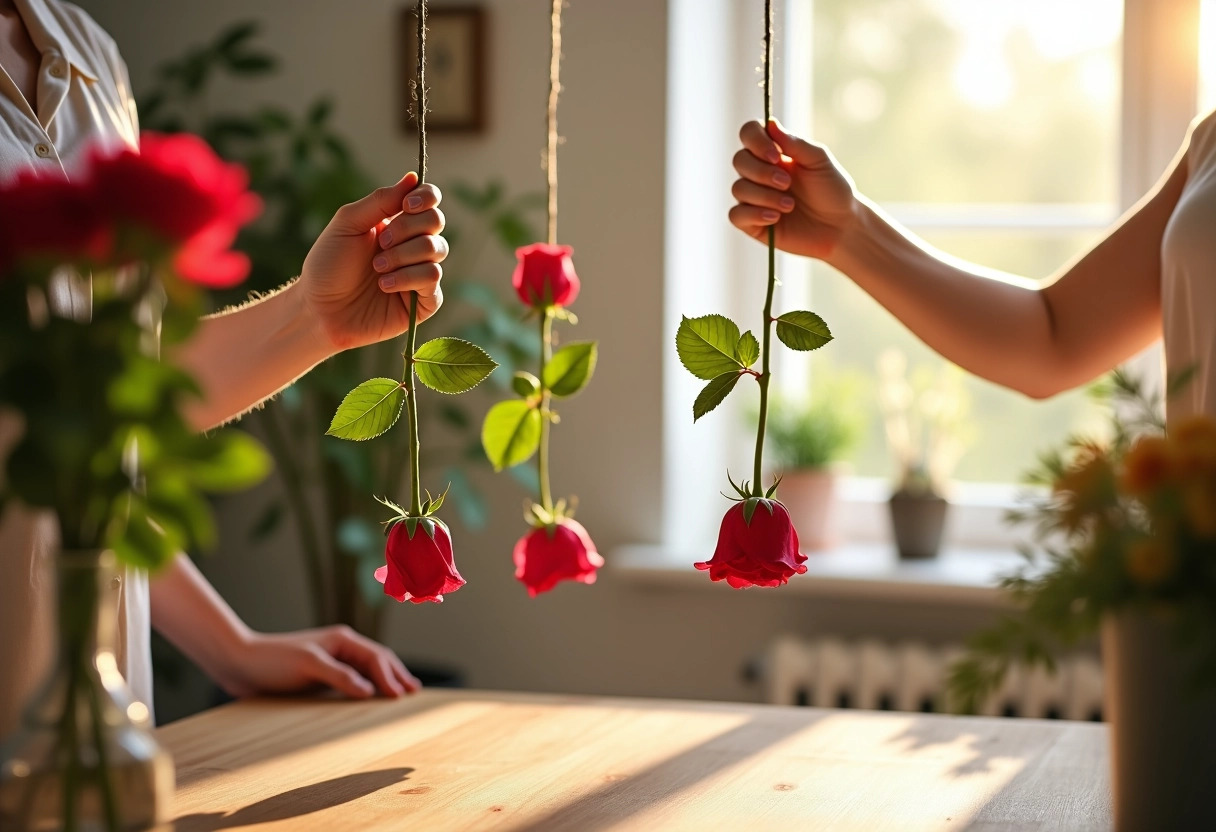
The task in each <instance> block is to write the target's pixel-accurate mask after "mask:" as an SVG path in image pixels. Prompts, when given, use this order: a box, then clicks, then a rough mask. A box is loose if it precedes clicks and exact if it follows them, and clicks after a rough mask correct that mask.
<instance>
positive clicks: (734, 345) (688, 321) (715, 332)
mask: <svg viewBox="0 0 1216 832" xmlns="http://www.w3.org/2000/svg"><path fill="white" fill-rule="evenodd" d="M738 347H739V327H738V325H737V324H736V323H735V322H734V321H732V320H731V319H730V318H727V317H725V316H723V315H705V316H703V317H700V318H684V319H683V320H681V321H680V328H679V330H677V331H676V352H678V353H679V355H680V363H681V364H683V365H684V368H685V369H687V370H688V372H690V373H692V374H693V375H694V376H696V377H697V378H699V379H704V380H705V381H711V380H713V379H714V378H717V377H718V376H720V375H722V374H723V373H728V372H730V371H731V370H737V369H739V368H741V367H742V366H743V364H742V362H740V361H739V357H738V353H737V350H738Z"/></svg>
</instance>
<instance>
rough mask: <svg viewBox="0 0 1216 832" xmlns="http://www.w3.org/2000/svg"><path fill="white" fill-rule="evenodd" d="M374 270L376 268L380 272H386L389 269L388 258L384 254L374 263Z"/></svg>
mask: <svg viewBox="0 0 1216 832" xmlns="http://www.w3.org/2000/svg"><path fill="white" fill-rule="evenodd" d="M372 268H374V269H375V270H376V271H378V272H380V271H384V270H385V269H387V268H388V258H387V257H385V256H384V255H383V254H381V255H380V256H379V257H377V258H376V259H375V260H373V261H372Z"/></svg>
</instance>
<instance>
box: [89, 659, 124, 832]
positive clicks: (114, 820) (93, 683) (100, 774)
mask: <svg viewBox="0 0 1216 832" xmlns="http://www.w3.org/2000/svg"><path fill="white" fill-rule="evenodd" d="M91 675H92V674H88V675H86V677H85V685H86V687H87V688H88V694H89V713H90V714H91V715H92V717H93V719H92V723H93V744H94V745H95V746H96V747H97V780H98V784H97V785H98V788H99V789H100V790H101V807H102V811H103V812H104V813H105V818H106V829H107V830H108V832H119V824H118V802H117V799H116V798H117V795H116V793H115V790H114V778H113V777H112V776H111V772H110V763H109V752H108V751H107V750H106V732H105V728H104V724H103V719H104V717H103V715H102V712H101V694H100V692H99V691H98V689H97V688H98V686H99V685H100V684H101V681H100V680H99V679H97V678H89V676H91Z"/></svg>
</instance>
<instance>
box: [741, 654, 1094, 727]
mask: <svg viewBox="0 0 1216 832" xmlns="http://www.w3.org/2000/svg"><path fill="white" fill-rule="evenodd" d="M962 654H963V650H962V647H960V646H957V645H953V646H944V647H932V646H929V645H927V644H924V643H921V642H916V641H903V642H896V643H887V642H882V641H878V640H872V639H863V640H858V641H846V640H843V639H837V638H820V639H816V640H811V641H808V640H805V639H799V638H794V637H788V636H787V637H782V638H779V639H777V640H775V641H774V642H773V643H772V644H771V645H770V646H769V648H768V649H767V650H765V651H764V654H763V655H762V656H761V657H760V660H759V662H758V663H757V664H756V666H755V667H754V668H753V672H754V673H755V675H756V677H757V678H758V680H759V682H760V684H761V687H762V689H763V694H764V701H765V702H769V703H771V704H775V705H814V706H816V707H823V708H866V709H875V710H894V711H941V710H944V708H945V688H946V678H947V675H948V672H949V669H950V665H951V664H952V663H953V662H954V661H955V659H957V658H959V657H960V656H961V655H962ZM980 712H981V713H983V714H986V715H989V716H1002V715H1003V716H1025V717H1038V718H1063V719H1081V720H1100V719H1101V718H1102V668H1101V666H1100V665H1099V663H1098V660H1097V659H1096V658H1094V657H1092V656H1088V655H1084V654H1077V655H1074V656H1069V657H1066V658H1064V659H1062V660H1061V661H1059V662H1058V663H1057V665H1056V673H1055V674H1054V675H1049V674H1048V673H1047V672H1046V671H1044V670H1042V669H1041V668H1035V669H1034V670H1033V671H1029V672H1027V671H1026V670H1025V668H1023V667H1020V666H1016V665H1015V666H1014V667H1013V669H1012V670H1011V671H1010V673H1009V675H1008V676H1007V677H1006V679H1005V683H1004V685H1003V686H1002V687H1001V689H1000V690H999V691H997V692H996V693H995V694H994V695H993V696H992V697H990V698H989V700H988V701H987V702H985V703H984V706H983V707H982V708H981V709H980Z"/></svg>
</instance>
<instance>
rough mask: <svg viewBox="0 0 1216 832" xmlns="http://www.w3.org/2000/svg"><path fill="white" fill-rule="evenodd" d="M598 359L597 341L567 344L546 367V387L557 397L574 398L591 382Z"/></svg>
mask: <svg viewBox="0 0 1216 832" xmlns="http://www.w3.org/2000/svg"><path fill="white" fill-rule="evenodd" d="M596 357H597V348H596V343H595V341H575V342H574V343H571V344H567V345H566V346H564V347H562V348H561V349H560V350H558V351H557V352H556V353H554V355H553V358H551V359H550V360H549V363H548V364H546V365H545V372H544V380H545V387H546V388H547V389H548V390H549V392H551V393H552V394H553V395H555V396H561V397H566V396H573V395H574V394H575V393H577V392H578V391H580V390H582V389H583V388H584V387H586V386H587V382H589V381H591V374H592V373H594V372H595V361H596Z"/></svg>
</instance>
